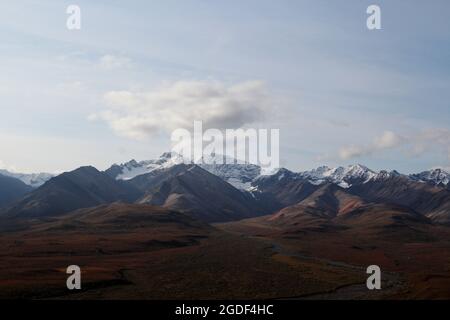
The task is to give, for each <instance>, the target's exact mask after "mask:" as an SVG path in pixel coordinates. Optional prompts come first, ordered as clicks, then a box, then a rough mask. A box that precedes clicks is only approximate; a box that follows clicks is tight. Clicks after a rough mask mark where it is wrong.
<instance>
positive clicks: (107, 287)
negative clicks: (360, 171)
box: [0, 219, 450, 299]
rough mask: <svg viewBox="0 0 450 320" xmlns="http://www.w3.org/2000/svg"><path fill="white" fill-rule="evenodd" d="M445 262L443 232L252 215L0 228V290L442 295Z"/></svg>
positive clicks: (213, 295) (63, 294)
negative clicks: (103, 228) (125, 228)
mask: <svg viewBox="0 0 450 320" xmlns="http://www.w3.org/2000/svg"><path fill="white" fill-rule="evenodd" d="M445 232H448V230H446V231H445ZM445 232H443V233H445ZM44 234H45V235H44ZM167 234H171V235H172V238H170V237H169V238H168V236H167ZM445 236H448V233H446V234H445ZM446 239H450V237H448V238H446ZM72 264H76V265H79V266H80V267H81V270H82V290H81V291H80V292H74V291H69V290H67V289H66V278H67V276H68V275H67V274H66V273H65V268H66V267H67V266H69V265H72ZM370 264H378V265H380V267H381V268H382V270H383V277H382V279H383V286H382V288H383V289H382V290H379V291H369V290H367V288H366V286H365V281H366V277H367V275H366V273H365V268H366V267H367V266H368V265H370ZM449 267H450V242H449V241H448V240H447V241H438V242H423V243H407V244H404V245H392V244H388V243H381V242H377V241H373V242H370V241H369V240H368V239H365V241H364V240H362V239H358V237H357V236H356V237H355V235H346V234H345V233H324V234H321V233H305V234H298V235H297V236H293V235H289V236H288V237H286V236H285V235H284V236H283V235H282V234H281V235H280V234H279V233H277V232H276V230H274V229H273V228H268V227H267V226H265V225H264V223H261V220H260V219H250V220H244V221H240V222H233V223H225V224H217V225H215V226H214V228H211V230H209V229H208V230H205V231H204V234H203V235H202V234H200V233H199V234H195V233H193V232H192V230H186V232H185V231H183V229H177V230H173V232H172V233H170V232H169V233H167V232H166V233H165V235H164V238H162V236H161V235H158V234H156V233H154V232H149V230H147V229H145V228H144V229H143V230H133V231H130V232H128V233H124V232H111V233H108V234H103V235H102V234H98V233H96V234H94V233H92V234H90V233H86V232H84V233H77V232H70V231H69V232H47V233H42V232H25V231H24V232H23V233H11V234H8V233H6V234H3V235H2V236H0V298H33V299H385V298H389V299H391V298H393V299H397V298H400V299H404V298H407V299H410V298H432V299H444V298H447V299H448V298H450V292H449V291H450V269H449Z"/></svg>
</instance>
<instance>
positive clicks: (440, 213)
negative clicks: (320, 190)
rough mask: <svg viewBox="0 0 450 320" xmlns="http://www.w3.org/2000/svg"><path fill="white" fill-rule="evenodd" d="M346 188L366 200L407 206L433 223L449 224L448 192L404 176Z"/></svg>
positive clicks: (449, 204)
mask: <svg viewBox="0 0 450 320" xmlns="http://www.w3.org/2000/svg"><path fill="white" fill-rule="evenodd" d="M349 191H350V192H351V193H352V194H355V195H358V196H360V197H363V198H364V199H367V200H368V201H374V202H388V203H394V204H398V205H402V206H407V207H409V208H412V209H413V210H415V211H417V212H419V213H421V214H423V215H425V216H427V217H429V218H431V219H432V220H433V221H434V222H438V223H445V224H448V223H450V191H448V190H446V189H443V188H440V187H436V186H431V185H429V184H426V183H420V182H416V181H414V180H411V179H410V178H408V177H407V176H403V175H391V176H386V177H384V178H380V179H376V180H372V181H369V182H367V183H365V184H360V185H355V186H352V187H351V188H350V189H349Z"/></svg>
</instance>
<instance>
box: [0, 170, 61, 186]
mask: <svg viewBox="0 0 450 320" xmlns="http://www.w3.org/2000/svg"><path fill="white" fill-rule="evenodd" d="M0 174H1V175H4V176H7V177H12V178H16V179H19V180H21V181H22V182H23V183H25V184H27V185H29V186H32V187H33V188H37V187H40V186H41V185H43V184H44V183H45V182H47V181H48V180H50V179H51V178H53V177H54V175H53V174H51V173H45V172H41V173H16V172H10V171H8V170H5V169H0Z"/></svg>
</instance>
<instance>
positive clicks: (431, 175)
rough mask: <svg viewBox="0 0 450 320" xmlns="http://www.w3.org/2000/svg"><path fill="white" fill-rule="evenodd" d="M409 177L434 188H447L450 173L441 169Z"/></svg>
mask: <svg viewBox="0 0 450 320" xmlns="http://www.w3.org/2000/svg"><path fill="white" fill-rule="evenodd" d="M409 177H410V178H411V179H413V180H416V181H420V182H427V183H431V184H433V185H436V186H449V181H450V173H448V172H447V171H446V170H444V169H441V168H436V169H432V170H428V171H423V172H421V173H416V174H411V175H409Z"/></svg>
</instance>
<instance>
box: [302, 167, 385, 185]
mask: <svg viewBox="0 0 450 320" xmlns="http://www.w3.org/2000/svg"><path fill="white" fill-rule="evenodd" d="M376 175H377V172H375V171H373V170H371V169H369V168H367V167H366V166H363V165H361V164H356V165H350V166H348V167H337V168H330V167H328V166H322V167H319V168H317V169H313V170H310V171H303V172H300V173H299V176H300V177H301V178H304V179H308V180H309V181H310V182H311V183H313V184H322V183H325V182H331V183H334V184H337V185H339V186H341V187H343V188H349V187H350V186H351V185H352V184H355V183H365V182H368V181H370V180H371V179H373V178H374V177H376Z"/></svg>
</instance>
